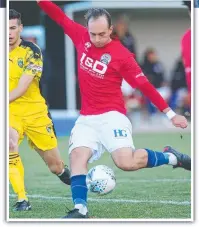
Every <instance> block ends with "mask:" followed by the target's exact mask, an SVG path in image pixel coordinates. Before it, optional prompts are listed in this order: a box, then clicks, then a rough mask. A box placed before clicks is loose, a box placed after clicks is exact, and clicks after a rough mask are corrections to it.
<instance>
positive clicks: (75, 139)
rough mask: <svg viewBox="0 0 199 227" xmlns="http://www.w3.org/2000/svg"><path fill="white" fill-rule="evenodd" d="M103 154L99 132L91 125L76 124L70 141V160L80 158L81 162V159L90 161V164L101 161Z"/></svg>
mask: <svg viewBox="0 0 199 227" xmlns="http://www.w3.org/2000/svg"><path fill="white" fill-rule="evenodd" d="M101 153H102V149H101V147H100V141H99V138H98V134H97V131H96V130H95V129H94V128H92V127H91V126H89V125H86V124H79V123H76V124H75V126H74V128H73V129H72V131H71V135H70V139H69V156H70V160H72V159H74V160H75V159H76V158H78V159H80V162H81V159H82V161H83V160H85V159H89V162H92V161H95V160H97V159H99V158H100V156H101ZM73 157H76V158H73ZM71 163H73V161H71Z"/></svg>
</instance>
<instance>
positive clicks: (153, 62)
mask: <svg viewBox="0 0 199 227" xmlns="http://www.w3.org/2000/svg"><path fill="white" fill-rule="evenodd" d="M141 67H142V70H143V72H144V74H145V75H146V77H147V78H148V80H149V81H150V82H151V83H152V84H153V86H154V87H155V88H157V90H158V91H159V93H160V94H161V95H162V97H163V98H164V99H165V100H166V101H168V100H169V98H170V88H169V87H168V83H167V82H166V81H165V79H164V69H163V66H162V64H161V62H160V61H159V60H158V56H157V54H156V51H155V49H153V48H148V49H147V50H146V51H145V54H144V60H143V63H142V64H141ZM146 105H147V109H148V111H149V113H150V114H154V113H156V111H157V109H156V108H155V106H154V105H153V104H152V103H151V102H150V101H149V100H148V99H146Z"/></svg>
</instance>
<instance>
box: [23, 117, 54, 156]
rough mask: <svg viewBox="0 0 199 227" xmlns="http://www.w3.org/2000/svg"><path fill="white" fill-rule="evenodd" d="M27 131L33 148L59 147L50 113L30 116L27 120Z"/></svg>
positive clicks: (50, 148) (43, 149) (44, 149)
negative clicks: (36, 116)
mask: <svg viewBox="0 0 199 227" xmlns="http://www.w3.org/2000/svg"><path fill="white" fill-rule="evenodd" d="M25 133H26V135H27V137H28V141H29V144H30V146H31V147H32V148H34V149H35V148H38V149H39V150H41V151H44V152H45V151H49V150H52V149H55V148H56V147H57V138H56V136H55V133H54V127H53V122H52V120H51V119H50V118H49V117H48V115H44V116H41V117H38V118H36V119H34V118H32V119H31V118H30V119H28V121H26V127H25Z"/></svg>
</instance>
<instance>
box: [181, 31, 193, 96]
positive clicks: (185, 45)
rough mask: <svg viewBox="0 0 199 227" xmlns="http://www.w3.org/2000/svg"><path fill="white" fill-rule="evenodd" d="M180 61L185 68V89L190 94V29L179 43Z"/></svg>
mask: <svg viewBox="0 0 199 227" xmlns="http://www.w3.org/2000/svg"><path fill="white" fill-rule="evenodd" d="M181 49H182V60H183V63H184V67H185V73H186V80H187V87H188V90H189V92H191V29H188V30H187V31H186V33H185V34H184V35H183V37H182V41H181Z"/></svg>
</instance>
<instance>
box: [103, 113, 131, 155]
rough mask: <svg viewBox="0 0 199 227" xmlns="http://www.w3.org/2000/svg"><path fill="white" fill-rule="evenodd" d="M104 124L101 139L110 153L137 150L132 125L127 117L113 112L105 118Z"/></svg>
mask: <svg viewBox="0 0 199 227" xmlns="http://www.w3.org/2000/svg"><path fill="white" fill-rule="evenodd" d="M104 122H105V123H104V124H103V125H102V126H101V130H100V138H101V141H102V144H103V145H104V147H105V148H106V150H107V151H108V152H109V153H112V152H113V151H116V150H118V149H121V148H130V150H134V149H135V147H134V143H133V138H132V125H131V122H130V121H129V119H128V118H127V117H126V116H125V115H123V114H121V113H119V112H116V111H112V112H110V113H108V114H107V116H105V119H104Z"/></svg>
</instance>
